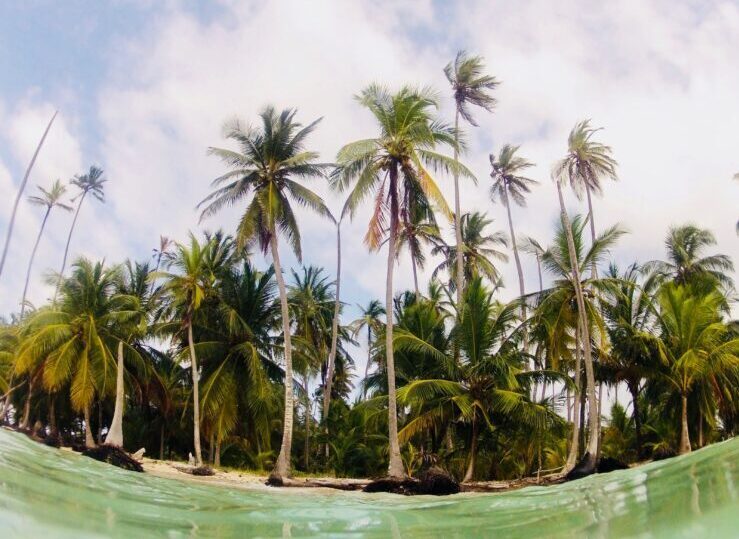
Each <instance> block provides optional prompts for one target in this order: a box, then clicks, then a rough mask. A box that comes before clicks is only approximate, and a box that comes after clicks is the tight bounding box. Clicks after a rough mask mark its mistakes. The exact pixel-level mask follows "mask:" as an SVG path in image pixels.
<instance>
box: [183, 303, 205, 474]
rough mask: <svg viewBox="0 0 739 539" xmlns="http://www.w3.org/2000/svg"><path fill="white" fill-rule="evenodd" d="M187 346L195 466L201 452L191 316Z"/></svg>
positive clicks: (201, 455) (198, 376) (196, 373)
mask: <svg viewBox="0 0 739 539" xmlns="http://www.w3.org/2000/svg"><path fill="white" fill-rule="evenodd" d="M187 345H188V347H189V348H190V370H191V371H192V435H193V445H194V446H195V466H197V467H200V466H202V465H203V452H202V449H201V447H200V374H199V373H198V358H197V356H196V355H195V343H194V342H193V340H192V315H190V319H189V320H188V322H187Z"/></svg>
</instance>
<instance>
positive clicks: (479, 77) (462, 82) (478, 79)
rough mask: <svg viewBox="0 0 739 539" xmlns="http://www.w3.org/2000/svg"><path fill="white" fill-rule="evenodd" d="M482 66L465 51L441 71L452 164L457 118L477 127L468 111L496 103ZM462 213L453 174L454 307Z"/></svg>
mask: <svg viewBox="0 0 739 539" xmlns="http://www.w3.org/2000/svg"><path fill="white" fill-rule="evenodd" d="M484 70H485V64H484V61H483V59H482V57H480V56H468V55H467V53H466V52H465V51H459V52H458V53H457V56H456V57H455V58H454V61H453V62H449V63H448V64H447V65H446V67H445V68H444V75H446V78H447V80H448V81H449V84H451V85H452V91H453V92H454V104H455V111H454V142H455V145H454V160H455V161H456V162H457V163H459V149H460V136H459V117H460V116H461V117H462V118H463V119H464V120H466V121H467V122H469V123H470V124H472V125H474V126H477V122H475V119H474V118H473V116H472V112H471V111H470V109H469V107H470V106H472V105H474V106H476V107H480V108H483V109H485V110H487V111H488V112H492V110H493V107H495V103H496V99H495V98H494V97H492V96H491V95H490V93H489V92H490V91H492V90H494V89H495V88H497V86H498V84H500V83H499V82H498V80H496V78H495V77H491V76H489V75H484V74H483V71H484ZM461 216H462V210H461V208H460V202H459V171H458V170H455V171H454V234H455V238H456V242H457V256H456V267H457V269H456V273H455V275H456V289H457V305H460V304H461V302H462V290H463V286H464V280H463V279H464V274H463V272H462V246H463V245H464V244H463V241H462V223H461Z"/></svg>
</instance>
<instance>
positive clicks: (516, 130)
mask: <svg viewBox="0 0 739 539" xmlns="http://www.w3.org/2000/svg"><path fill="white" fill-rule="evenodd" d="M103 4H106V5H103ZM203 5H204V3H200V2H194V1H193V2H175V1H166V2H158V1H154V0H152V1H146V0H117V1H113V2H108V3H102V2H100V3H99V2H82V1H73V0H69V1H66V2H52V1H50V0H49V1H46V0H28V1H25V2H3V3H2V4H0V73H2V76H0V193H2V200H1V201H0V232H2V235H3V236H4V234H5V231H6V227H7V224H8V218H9V215H10V210H11V206H12V199H13V196H14V195H15V192H16V187H17V185H18V184H19V182H20V179H21V177H22V175H23V170H24V169H25V167H26V165H27V163H28V160H29V159H30V155H31V153H32V152H33V149H34V147H35V145H36V143H37V141H38V139H39V137H40V135H41V133H42V131H43V129H44V126H45V124H46V122H47V121H48V119H49V117H50V116H51V114H52V113H53V111H54V110H56V109H58V110H59V117H58V118H57V121H56V123H55V125H54V126H53V128H52V131H51V133H50V135H49V138H48V140H47V142H46V145H45V146H44V148H43V150H42V152H41V154H40V156H39V159H38V161H37V164H36V167H35V169H34V171H33V173H32V175H31V179H30V183H29V186H28V189H27V192H26V194H33V191H35V190H36V187H35V186H36V185H37V184H39V185H43V186H48V185H49V184H50V183H51V182H52V181H53V180H54V179H56V178H60V179H62V180H68V179H69V178H70V177H71V176H73V175H74V174H77V173H80V172H83V171H84V170H86V169H87V168H88V167H89V165H91V164H98V165H99V166H101V167H102V168H104V169H105V171H106V176H107V178H108V183H107V184H106V203H105V204H104V205H102V204H99V203H97V202H95V201H92V200H90V201H89V202H86V203H85V204H86V205H85V207H83V209H82V212H81V215H80V221H79V228H78V231H77V233H76V235H75V237H74V239H73V242H72V248H71V252H72V255H73V256H76V255H80V254H84V255H86V256H89V257H93V258H96V259H100V258H105V260H106V261H108V262H111V263H113V262H120V261H122V260H124V259H125V258H127V257H130V258H134V259H137V260H144V259H147V258H150V257H151V254H152V249H153V248H154V247H156V246H157V244H158V238H159V235H160V234H164V235H167V236H170V237H172V238H175V239H184V238H185V236H186V234H187V231H188V230H200V229H210V230H214V229H216V228H218V227H223V228H224V229H225V230H226V231H231V230H233V229H234V227H235V222H236V217H237V215H238V211H237V210H238V209H237V210H234V211H228V212H224V213H223V214H222V215H220V216H218V217H215V218H212V219H210V220H208V221H206V222H205V223H203V224H202V225H199V224H198V216H197V213H196V211H195V205H196V204H197V203H198V202H199V201H200V200H201V199H202V198H203V197H204V196H205V195H206V194H207V193H208V189H209V183H210V180H212V179H213V178H214V177H216V176H217V175H219V174H220V173H221V172H222V171H223V168H222V165H221V164H220V163H219V162H218V161H217V160H216V159H215V158H213V157H209V156H207V155H206V148H207V147H208V146H213V145H227V144H228V143H227V142H226V141H224V140H223V138H222V133H221V125H222V124H223V122H224V121H226V120H228V119H230V118H233V117H234V116H237V117H239V118H242V119H244V120H247V121H252V122H253V121H254V120H255V117H256V114H257V112H258V111H259V109H260V108H261V107H263V106H264V105H266V104H270V103H271V104H274V105H275V106H277V107H280V108H282V107H297V108H298V110H299V112H298V119H299V120H301V121H303V122H309V121H311V120H313V119H315V118H317V117H320V116H322V117H323V121H322V122H321V124H320V126H319V128H318V129H317V131H316V133H315V135H314V136H313V138H312V140H311V141H310V142H309V144H310V145H311V146H312V147H313V148H314V149H315V150H317V151H319V152H320V153H321V158H322V160H325V161H330V160H332V159H333V158H334V157H335V155H336V151H337V150H338V149H339V147H340V146H341V145H343V144H344V143H346V142H349V141H352V140H356V139H359V138H367V137H370V136H373V135H374V133H375V132H376V130H375V126H374V125H373V122H372V118H371V117H370V115H369V113H368V112H367V111H366V110H363V109H362V108H360V107H359V106H358V105H357V104H356V103H355V102H354V101H353V99H352V96H353V94H355V93H357V92H358V91H359V90H361V89H362V88H363V87H364V86H365V85H367V84H368V83H370V82H374V81H377V82H382V83H385V84H387V85H388V86H389V87H390V88H397V87H399V86H400V85H402V84H404V83H412V84H419V85H432V86H434V87H435V88H437V89H438V91H439V95H440V104H441V107H440V110H439V115H440V117H441V118H443V119H445V120H447V121H451V120H452V119H453V116H452V115H453V108H452V101H451V97H450V90H449V87H448V84H447V83H446V80H445V79H444V75H443V73H442V68H443V67H444V65H445V64H446V63H447V62H448V61H449V60H451V59H452V58H453V57H454V54H455V53H456V51H457V50H459V49H460V48H464V49H467V50H468V51H470V52H471V53H474V54H480V55H482V56H483V57H484V58H485V59H486V62H487V66H488V71H489V73H491V74H493V75H495V76H496V77H497V78H498V79H500V80H501V81H502V84H501V86H500V88H499V89H498V90H497V91H496V97H497V98H498V100H499V104H498V107H497V109H496V110H495V112H494V113H493V114H489V113H486V112H485V111H477V112H476V113H475V114H476V118H477V119H478V122H479V124H480V126H479V127H477V128H472V127H469V126H468V127H467V128H466V131H467V138H468V141H469V144H468V146H469V148H468V152H467V154H466V155H465V156H464V157H463V160H464V162H465V163H466V164H467V165H468V166H469V167H470V168H471V169H472V170H473V171H474V172H475V174H476V175H477V178H478V183H477V185H474V184H472V183H471V182H467V183H466V184H465V185H464V186H463V194H462V205H463V209H465V210H473V209H477V210H481V211H485V212H487V213H488V215H489V216H490V217H491V218H494V219H495V222H494V227H495V228H498V229H505V227H506V221H505V213H504V209H503V207H502V206H500V205H499V204H493V203H491V202H490V199H489V195H488V191H489V186H490V177H489V161H488V154H489V153H490V152H493V151H494V152H497V151H498V150H499V149H500V147H501V146H502V145H503V144H505V143H514V144H520V145H521V150H520V152H521V154H522V155H523V156H525V157H527V158H528V159H530V160H531V161H533V162H535V163H536V164H537V166H536V167H535V168H534V169H532V172H531V176H532V177H534V178H536V179H538V180H539V181H540V182H541V184H540V185H539V186H538V187H537V188H536V189H535V190H534V192H533V193H532V195H531V196H530V198H529V204H528V207H527V208H514V216H513V217H514V220H515V224H516V227H517V229H518V232H517V234H520V235H521V236H524V235H531V236H533V237H535V238H537V239H538V240H539V241H540V242H542V243H544V244H547V243H548V242H549V240H550V238H551V236H552V229H553V226H554V223H555V222H556V219H557V211H558V208H557V200H556V191H555V189H554V187H553V185H552V183H551V181H550V180H549V170H550V168H551V165H552V163H553V162H554V161H555V160H556V159H558V158H560V157H562V155H563V154H564V152H565V148H566V140H567V133H568V132H569V130H570V128H571V127H572V126H573V125H574V124H575V122H577V121H578V120H581V119H585V118H592V121H593V123H594V124H595V125H596V126H602V127H603V128H604V129H603V130H602V131H601V132H600V133H599V135H598V136H599V137H600V139H601V140H602V141H604V142H606V143H608V144H610V145H611V146H612V147H613V151H614V155H615V157H616V159H617V160H618V162H619V181H618V182H608V183H607V184H606V185H605V189H604V196H603V197H602V198H599V199H596V200H595V202H594V204H595V220H596V225H597V227H598V228H601V229H602V228H604V227H606V226H610V225H613V224H615V223H620V224H621V225H622V226H623V227H625V228H626V229H627V230H628V231H629V234H628V235H627V236H625V237H624V238H623V239H622V240H621V241H620V242H619V244H618V247H617V248H616V249H614V251H613V258H614V259H615V260H617V261H618V262H619V264H620V265H622V266H625V265H627V264H629V263H631V262H633V261H637V260H638V261H646V260H650V259H654V258H662V257H663V256H664V248H663V240H664V236H665V233H666V231H667V229H668V227H669V226H670V225H671V224H682V223H686V222H693V223H695V224H698V225H700V226H702V227H705V228H709V229H710V230H712V231H713V232H714V233H715V235H716V237H717V239H718V246H717V247H716V251H719V252H723V253H726V254H729V255H731V256H732V258H734V260H737V261H739V238H737V235H736V232H735V223H736V220H737V218H739V203H738V202H739V181H732V176H733V175H734V173H736V172H739V141H738V140H737V133H738V131H737V126H739V99H738V98H737V91H738V90H737V89H739V59H738V57H737V52H736V51H739V3H737V2H734V1H724V2H721V1H697V0H696V1H653V2H641V1H623V2H608V3H605V2H604V3H595V2H586V1H583V2H576V1H566V0H563V1H560V2H550V1H548V0H533V1H529V2H504V1H489V0H479V1H476V0H469V1H466V2H456V3H446V2H441V1H440V2H433V1H417V2H415V1H414V2H411V1H392V0H380V1H372V2H369V1H367V2H359V1H358V2H344V1H338V0H337V1H333V2H331V1H319V0H317V1H310V2H301V1H280V2H277V1H275V2H256V1H242V2H236V1H234V2H230V1H221V2H214V3H211V4H209V5H208V6H207V7H203ZM437 179H438V181H439V182H440V184H441V186H442V189H443V190H444V193H445V194H446V195H447V197H448V200H449V201H450V202H451V201H452V196H453V191H452V188H451V180H450V178H448V177H444V176H440V177H438V178H437ZM313 187H314V188H315V189H316V190H317V191H319V192H320V193H322V194H323V195H324V196H325V198H326V201H327V203H328V205H329V206H330V207H331V208H332V209H334V210H335V211H337V212H338V211H339V210H340V208H341V206H342V204H343V200H342V198H341V196H339V195H335V194H332V193H330V192H329V191H328V189H327V188H326V183H325V180H315V181H314V182H313ZM566 196H567V201H568V208H569V209H570V211H571V212H573V213H576V212H584V207H585V206H584V204H583V203H582V202H579V201H577V199H575V197H574V196H573V195H572V193H569V192H568V193H566ZM41 214H42V212H41V210H40V209H39V208H37V207H32V206H30V205H29V204H27V203H26V202H25V201H24V202H23V203H22V205H21V208H20V211H19V216H18V219H17V222H16V231H17V232H16V234H15V237H14V238H13V242H12V244H11V247H10V254H9V262H8V264H7V266H6V269H5V272H4V274H3V275H2V277H1V278H0V315H3V314H4V315H7V314H8V313H9V312H11V311H13V310H17V309H18V307H19V302H20V298H21V291H22V283H23V277H24V273H25V268H26V264H27V261H28V257H29V254H30V251H31V248H32V244H33V240H34V238H35V235H36V233H37V231H38V226H39V223H40V219H41ZM367 220H368V212H367V211H365V212H360V213H359V214H358V215H357V216H356V218H355V219H354V221H353V222H352V223H350V224H347V225H345V227H344V229H343V237H344V239H345V245H344V246H343V247H344V270H343V275H344V280H343V284H342V286H343V299H344V300H345V301H346V302H347V303H348V304H349V306H348V308H347V309H346V312H345V319H344V322H348V321H349V320H351V319H352V318H354V317H355V316H356V314H357V312H358V311H357V309H356V307H355V305H356V304H357V303H362V304H366V303H367V302H368V300H369V299H371V298H380V297H383V291H384V284H385V271H384V265H385V263H386V257H385V255H384V254H383V253H379V254H377V253H369V252H368V251H367V249H366V247H365V246H364V245H363V244H362V237H363V235H364V230H365V228H366V225H367ZM70 222H71V215H69V214H62V213H61V212H59V213H56V214H52V217H51V220H50V224H49V230H48V234H47V235H46V236H45V237H44V239H43V241H42V243H41V247H40V249H39V255H38V258H37V262H36V265H35V269H34V274H33V280H32V284H31V290H30V299H31V300H32V301H33V302H34V303H36V304H40V303H42V302H43V301H44V299H45V298H47V297H48V296H49V294H50V289H49V288H48V287H47V286H45V285H43V283H42V275H43V274H44V273H45V272H48V271H49V270H52V269H57V270H58V268H59V266H60V264H61V257H62V253H63V248H64V241H65V239H66V233H67V230H68V227H69V225H70ZM299 224H300V226H301V228H302V234H303V240H304V253H305V257H304V258H305V260H304V263H306V264H317V265H321V266H325V267H326V268H328V269H329V270H330V272H331V273H332V274H333V272H334V267H335V252H334V230H333V229H332V227H331V226H330V225H329V224H328V223H327V222H325V221H322V220H320V219H319V218H318V217H316V216H314V215H309V214H307V213H304V212H301V213H299ZM445 234H446V235H447V237H451V228H450V227H449V226H448V225H445ZM283 256H284V258H285V259H286V260H285V261H286V262H287V263H288V264H295V260H294V258H293V257H292V256H291V255H289V253H288V252H287V250H285V253H284V255H283ZM435 262H438V261H434V260H431V261H430V263H429V264H428V266H427V268H426V269H425V270H424V272H423V276H424V277H425V278H427V277H429V276H430V274H431V271H432V269H433V267H434V265H435ZM258 263H259V264H260V265H263V261H262V260H261V259H260V260H259V262H258ZM524 265H525V271H526V283H527V288H528V289H529V290H533V289H534V288H535V287H537V286H538V284H537V280H536V266H535V262H534V260H533V259H531V258H528V257H524ZM501 270H502V273H503V276H504V281H505V283H506V284H507V287H506V288H505V289H504V290H503V292H502V298H503V299H506V298H510V297H512V296H513V295H514V294H516V293H517V286H516V278H515V267H514V265H513V261H512V260H511V262H510V263H508V264H504V265H503V266H502V267H501ZM396 275H397V277H396V283H397V285H398V287H399V288H410V287H411V286H412V276H411V271H410V263H409V261H408V259H407V256H404V257H403V258H402V259H401V261H400V264H399V266H398V269H397V273H396ZM735 277H736V275H735ZM363 357H364V354H361V353H360V354H358V355H357V363H358V365H357V370H358V371H359V372H363V368H364V366H363Z"/></svg>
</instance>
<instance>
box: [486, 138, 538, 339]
mask: <svg viewBox="0 0 739 539" xmlns="http://www.w3.org/2000/svg"><path fill="white" fill-rule="evenodd" d="M518 148H519V146H511V145H510V144H506V145H505V146H503V147H502V148H501V150H500V154H498V157H497V158H496V157H495V155H494V154H490V166H491V167H492V169H493V171H492V172H491V173H490V177H491V178H493V185H492V186H491V187H490V198H491V199H492V200H493V202H494V201H495V199H496V198H500V201H501V202H502V203H503V205H504V206H505V207H506V211H507V212H508V228H509V230H510V234H511V248H512V249H513V258H514V260H515V261H516V270H517V271H518V289H519V292H520V293H521V298H522V301H521V318H522V319H523V320H526V302H525V301H523V297H524V296H525V295H526V287H525V286H524V281H523V268H522V267H521V259H520V258H519V256H518V246H517V245H516V234H515V232H514V230H513V218H512V217H511V204H510V202H511V199H513V202H515V203H516V204H518V205H519V206H525V205H526V195H527V194H528V193H529V192H530V191H531V186H532V185H535V184H536V183H538V182H537V181H536V180H532V179H531V178H527V177H526V176H523V173H524V171H525V170H526V169H527V168H530V167H532V166H533V165H534V164H533V163H531V162H530V161H527V160H526V159H524V158H523V157H519V156H517V155H516V152H517V151H518ZM527 340H528V337H527V335H526V333H524V348H527V342H526V341H527Z"/></svg>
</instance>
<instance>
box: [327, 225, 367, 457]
mask: <svg viewBox="0 0 739 539" xmlns="http://www.w3.org/2000/svg"><path fill="white" fill-rule="evenodd" d="M340 292H341V221H339V222H338V223H336V297H335V298H334V318H333V320H332V322H331V351H330V352H329V354H328V366H327V368H326V384H325V386H324V388H323V423H324V427H325V429H326V433H327V434H328V412H329V409H330V407H331V391H332V390H333V383H334V368H335V365H336V348H337V346H338V341H339V314H340V312H341V298H340ZM368 365H369V363H368ZM365 378H366V375H365ZM326 457H327V458H328V444H326Z"/></svg>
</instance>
